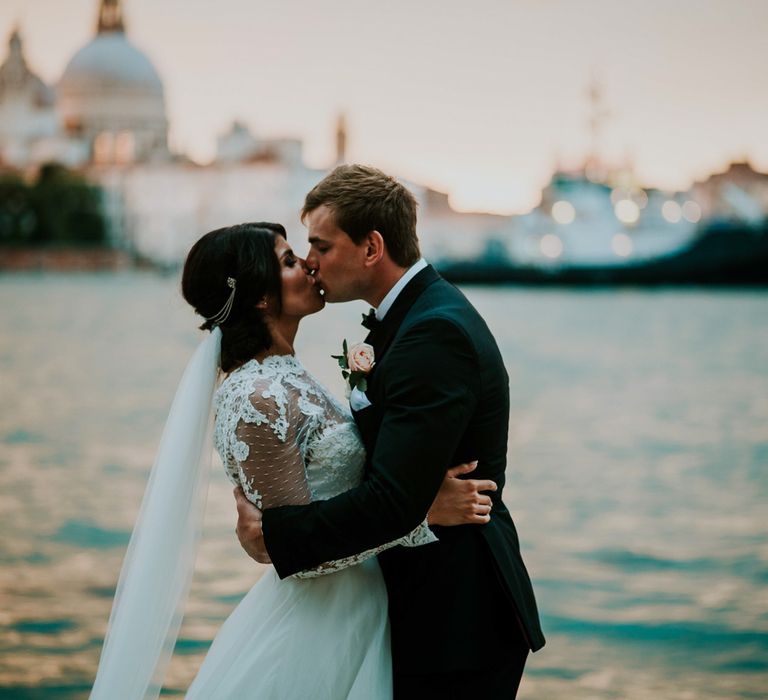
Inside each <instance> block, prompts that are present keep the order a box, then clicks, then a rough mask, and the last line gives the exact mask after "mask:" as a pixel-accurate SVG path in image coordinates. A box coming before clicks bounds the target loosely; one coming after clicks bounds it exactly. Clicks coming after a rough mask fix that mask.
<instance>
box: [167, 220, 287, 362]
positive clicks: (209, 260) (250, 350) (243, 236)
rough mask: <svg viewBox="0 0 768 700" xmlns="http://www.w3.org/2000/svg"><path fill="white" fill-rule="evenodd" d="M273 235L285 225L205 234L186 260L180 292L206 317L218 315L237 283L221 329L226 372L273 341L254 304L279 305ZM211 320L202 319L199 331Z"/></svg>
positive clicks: (207, 327)
mask: <svg viewBox="0 0 768 700" xmlns="http://www.w3.org/2000/svg"><path fill="white" fill-rule="evenodd" d="M275 236H282V237H283V238H286V237H287V236H286V233H285V228H283V227H282V226H281V225H280V224H272V223H269V222H266V221H260V222H257V223H247V224H238V225H237V226H228V227H226V228H220V229H217V230H216V231H211V232H210V233H206V234H205V235H204V236H203V237H202V238H201V239H200V240H199V241H197V243H195V244H194V245H193V246H192V248H191V250H190V251H189V254H188V255H187V259H186V262H185V263H184V271H183V273H182V276H181V293H182V296H183V297H184V299H185V300H186V301H187V302H188V303H189V304H190V305H191V306H192V307H193V308H194V309H195V311H196V312H197V313H198V314H200V315H201V316H203V317H204V318H211V317H214V316H215V315H216V314H218V313H219V312H220V311H221V310H222V308H223V307H224V305H225V304H226V303H227V299H228V298H229V295H230V293H231V292H232V289H231V288H230V287H229V286H228V285H227V278H229V277H232V278H234V279H235V280H236V282H235V285H236V287H235V297H234V300H233V303H232V309H231V311H230V312H229V316H228V317H227V319H226V320H225V321H224V322H222V323H221V324H219V325H220V328H221V333H222V337H221V368H222V369H223V370H224V371H225V372H229V371H231V370H233V369H234V368H235V367H238V366H239V365H241V364H243V363H244V362H248V360H250V359H252V358H254V357H255V356H256V355H258V354H259V353H260V352H263V351H264V350H266V349H268V348H269V347H270V346H271V345H272V335H271V333H270V332H269V328H268V327H267V324H266V321H265V319H264V312H263V311H262V310H261V309H258V308H256V304H258V303H259V302H260V301H261V300H262V299H264V298H265V297H267V296H268V297H271V298H272V299H273V300H274V301H275V302H276V303H277V308H278V310H279V309H280V306H281V301H282V297H281V294H280V292H281V284H280V263H279V261H278V259H277V255H275ZM214 325H215V324H214V323H212V322H211V321H208V320H206V321H205V323H203V325H202V326H200V328H201V329H203V330H211V329H212V328H213V327H214Z"/></svg>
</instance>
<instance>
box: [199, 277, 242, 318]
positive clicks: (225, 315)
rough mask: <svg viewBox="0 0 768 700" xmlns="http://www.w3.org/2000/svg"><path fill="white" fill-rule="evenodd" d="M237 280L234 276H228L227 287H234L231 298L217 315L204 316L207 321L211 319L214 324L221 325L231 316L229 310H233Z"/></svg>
mask: <svg viewBox="0 0 768 700" xmlns="http://www.w3.org/2000/svg"><path fill="white" fill-rule="evenodd" d="M236 283H237V280H235V278H234V277H227V287H229V288H230V289H232V291H231V292H230V294H229V298H228V299H227V301H226V303H225V304H224V306H223V307H222V309H221V311H219V313H217V314H216V315H215V316H210V317H209V316H203V318H204V319H205V320H206V321H210V322H211V323H212V324H213V325H214V326H220V325H221V324H222V323H224V321H226V320H227V319H228V318H229V312H230V311H232V304H234V303H235V284H236Z"/></svg>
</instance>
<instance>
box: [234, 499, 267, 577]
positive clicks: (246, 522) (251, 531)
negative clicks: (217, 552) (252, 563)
mask: <svg viewBox="0 0 768 700" xmlns="http://www.w3.org/2000/svg"><path fill="white" fill-rule="evenodd" d="M235 502H236V503H237V527H236V528H235V532H236V533H237V539H238V540H240V546H241V547H242V548H243V549H244V550H245V552H246V554H247V555H248V556H249V557H250V558H251V559H255V560H256V561H257V562H259V564H271V563H272V560H271V559H270V558H269V553H268V552H267V546H266V545H265V544H264V531H263V530H262V529H261V511H260V510H259V509H258V508H257V507H256V506H255V505H253V503H251V502H250V501H249V500H248V499H247V498H246V497H245V494H244V493H243V490H242V489H241V488H240V487H239V486H238V487H237V488H235Z"/></svg>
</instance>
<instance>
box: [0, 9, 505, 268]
mask: <svg viewBox="0 0 768 700" xmlns="http://www.w3.org/2000/svg"><path fill="white" fill-rule="evenodd" d="M168 128H169V124H168V118H167V113H166V104H165V89H164V85H163V81H162V78H161V76H160V74H159V73H158V71H157V69H156V68H155V67H154V65H153V63H152V61H151V59H150V58H149V57H148V56H147V55H146V54H145V53H144V52H142V51H141V50H140V49H139V48H137V47H136V46H135V45H134V44H133V43H132V42H131V40H130V39H129V38H128V33H127V30H126V23H125V19H124V16H123V9H122V2H121V0H99V6H98V18H97V22H96V32H95V34H94V36H93V38H92V39H91V40H90V41H89V42H88V43H87V44H86V45H85V46H83V47H82V48H81V49H79V50H78V51H77V52H76V53H75V54H74V56H72V58H71V59H70V60H69V62H68V63H67V65H66V67H65V68H64V72H63V73H62V76H61V78H60V80H59V81H58V83H57V85H56V87H55V88H54V87H52V86H48V85H46V84H45V83H44V82H43V80H41V79H40V78H39V77H38V76H37V75H35V74H34V73H33V71H32V70H31V69H30V68H29V67H28V65H27V63H26V60H25V58H24V53H23V46H22V40H21V36H20V32H19V30H14V32H13V34H12V35H11V38H10V42H9V51H8V56H7V58H6V60H5V62H4V63H3V64H2V67H0V167H3V166H4V167H6V168H12V169H17V170H25V171H32V170H34V169H35V168H37V167H39V166H40V165H41V164H42V163H45V162H47V161H57V162H60V163H63V164H64V165H67V166H69V167H73V168H77V169H78V170H80V171H81V172H83V173H84V174H85V175H86V176H87V177H89V178H90V179H92V180H94V181H96V182H98V183H99V184H101V186H102V188H103V190H104V205H105V210H106V214H107V219H108V221H109V224H110V234H111V238H112V242H113V244H114V245H116V246H117V247H119V248H125V249H129V250H133V251H136V252H138V253H140V254H141V255H143V256H145V257H147V258H150V259H152V260H154V261H156V262H160V263H163V264H168V265H175V264H178V263H179V262H180V261H181V260H183V258H184V256H185V255H186V252H187V250H188V249H189V247H190V245H191V244H192V243H193V242H194V241H195V240H196V239H197V238H198V237H199V236H200V235H201V234H202V233H204V232H206V231H209V230H211V229H213V228H218V227H221V226H226V225H229V224H233V223H239V222H242V221H248V220H251V221H253V220H273V221H280V222H282V223H284V224H285V225H286V227H287V228H288V231H289V233H291V232H292V230H294V229H297V228H299V227H300V223H299V219H298V212H299V210H300V209H301V204H302V202H303V200H304V195H305V194H306V193H307V192H308V191H309V190H310V189H311V188H312V187H313V186H314V185H315V184H316V183H317V182H318V181H319V180H320V179H321V178H322V177H323V176H324V175H325V173H326V171H325V170H318V169H311V168H307V167H306V166H305V165H304V162H303V143H302V141H301V140H300V139H297V138H291V137H286V138H260V137H259V136H258V135H254V133H253V132H252V131H251V130H250V129H249V128H248V126H247V125H246V124H243V123H242V122H239V121H235V122H233V124H232V126H231V127H230V129H229V130H228V131H227V132H226V133H224V134H221V135H220V136H219V137H218V138H217V144H216V146H217V147H216V157H215V159H214V161H213V162H212V163H211V164H210V165H206V166H200V165H196V164H194V163H193V162H192V161H191V160H189V159H188V158H186V157H185V156H184V155H183V154H174V153H171V151H170V150H169V147H168ZM334 137H335V149H336V154H335V163H336V164H338V163H344V162H346V161H347V146H348V129H347V122H346V118H345V116H344V115H343V114H342V115H340V116H339V118H338V120H337V123H336V125H335V133H334ZM406 184H407V186H408V187H409V188H410V189H411V191H413V193H414V194H415V196H416V198H417V200H418V202H419V235H420V239H421V242H422V250H423V252H424V254H425V255H426V256H427V257H428V258H429V259H430V260H432V261H433V262H437V261H439V260H442V259H450V258H460V257H467V256H469V257H472V256H476V255H480V254H482V253H483V251H484V249H485V246H486V241H487V240H489V239H491V240H496V239H503V238H505V237H506V236H508V233H509V226H510V222H511V221H512V219H511V218H510V217H503V216H494V215H490V214H460V213H457V212H456V211H454V210H453V209H452V208H451V206H450V204H449V202H448V196H447V195H446V194H444V193H441V192H436V191H434V190H432V189H430V188H428V187H424V186H423V185H419V184H416V183H406Z"/></svg>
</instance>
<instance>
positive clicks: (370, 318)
mask: <svg viewBox="0 0 768 700" xmlns="http://www.w3.org/2000/svg"><path fill="white" fill-rule="evenodd" d="M380 323H381V321H379V319H378V318H376V309H371V310H370V311H369V312H368V313H367V314H363V320H362V324H363V325H364V326H365V327H366V328H367V329H368V330H369V331H372V330H373V329H374V328H376V326H378V325H379V324H380Z"/></svg>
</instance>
